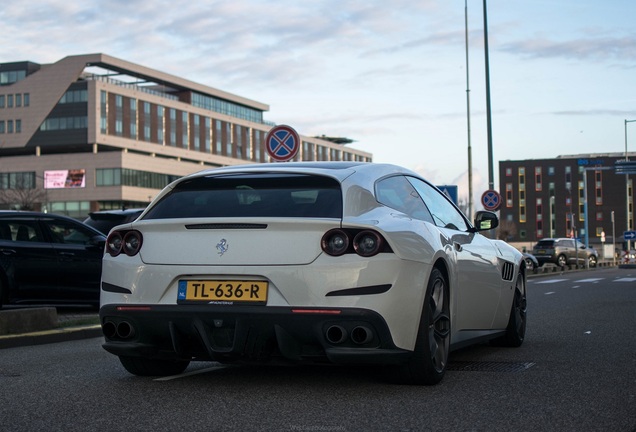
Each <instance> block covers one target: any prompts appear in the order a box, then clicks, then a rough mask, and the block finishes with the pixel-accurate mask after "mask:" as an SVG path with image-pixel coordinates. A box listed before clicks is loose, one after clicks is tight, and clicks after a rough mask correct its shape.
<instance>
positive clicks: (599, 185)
mask: <svg viewBox="0 0 636 432" xmlns="http://www.w3.org/2000/svg"><path fill="white" fill-rule="evenodd" d="M602 173H603V171H595V172H594V178H595V182H594V189H595V191H596V193H595V198H596V205H603V175H602Z"/></svg>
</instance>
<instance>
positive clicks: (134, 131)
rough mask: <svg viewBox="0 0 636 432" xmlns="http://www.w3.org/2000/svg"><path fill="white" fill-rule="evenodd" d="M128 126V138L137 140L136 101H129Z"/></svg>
mask: <svg viewBox="0 0 636 432" xmlns="http://www.w3.org/2000/svg"><path fill="white" fill-rule="evenodd" d="M129 104H130V105H129V106H130V124H129V129H130V130H129V132H130V137H131V138H132V139H134V140H136V139H137V99H130V102H129Z"/></svg>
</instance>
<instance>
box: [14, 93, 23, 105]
mask: <svg viewBox="0 0 636 432" xmlns="http://www.w3.org/2000/svg"><path fill="white" fill-rule="evenodd" d="M21 106H22V94H21V93H18V94H16V95H15V107H16V108H20V107H21Z"/></svg>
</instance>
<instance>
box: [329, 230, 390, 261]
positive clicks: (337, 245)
mask: <svg viewBox="0 0 636 432" xmlns="http://www.w3.org/2000/svg"><path fill="white" fill-rule="evenodd" d="M320 246H321V247H322V250H323V251H324V252H325V253H326V254H328V255H331V256H340V255H343V254H346V253H356V254H358V255H360V256H363V257H371V256H374V255H376V254H378V253H380V252H391V248H390V247H389V246H388V244H387V243H386V241H385V240H384V237H382V236H381V235H380V233H378V232H376V231H373V230H355V229H340V228H336V229H332V230H329V231H327V232H326V233H325V235H323V236H322V240H321V241H320Z"/></svg>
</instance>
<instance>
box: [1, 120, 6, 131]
mask: <svg viewBox="0 0 636 432" xmlns="http://www.w3.org/2000/svg"><path fill="white" fill-rule="evenodd" d="M4 132H5V123H4V120H0V134H3V133H4Z"/></svg>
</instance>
